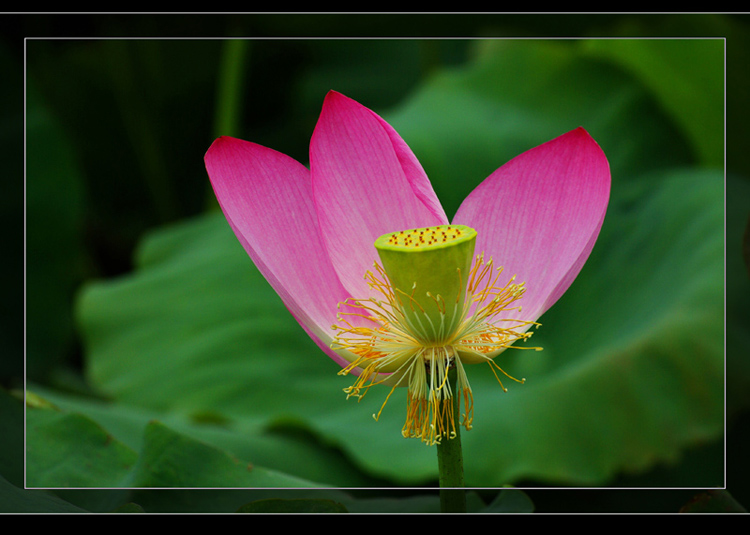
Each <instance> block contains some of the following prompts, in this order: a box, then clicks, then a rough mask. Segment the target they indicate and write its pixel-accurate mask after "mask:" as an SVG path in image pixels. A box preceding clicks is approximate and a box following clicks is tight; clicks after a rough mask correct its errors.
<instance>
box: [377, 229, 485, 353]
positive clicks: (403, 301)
mask: <svg viewBox="0 0 750 535" xmlns="http://www.w3.org/2000/svg"><path fill="white" fill-rule="evenodd" d="M476 237H477V233H476V231H475V230H474V229H473V228H470V227H466V226H463V225H441V226H436V227H427V228H417V229H411V230H404V231H400V232H394V233H389V234H385V235H384V236H381V237H380V238H378V239H377V240H376V241H375V249H376V250H377V251H378V255H379V256H380V260H381V262H382V263H383V269H384V270H385V273H386V274H387V276H388V281H389V283H390V285H391V287H392V288H393V291H394V298H395V300H396V301H397V303H398V306H399V308H400V309H401V312H402V313H403V315H404V320H405V321H406V322H408V324H409V330H410V332H411V333H412V334H413V335H414V336H415V337H416V338H417V339H418V340H419V341H420V342H421V343H422V344H423V345H437V346H442V345H444V344H445V343H446V342H447V341H448V339H449V338H450V337H451V335H452V334H453V333H454V332H455V331H456V329H457V328H458V325H459V324H460V323H461V321H462V320H463V304H464V299H465V297H466V283H467V279H466V277H467V274H468V273H469V271H470V269H471V263H472V257H473V256H474V245H475V243H476Z"/></svg>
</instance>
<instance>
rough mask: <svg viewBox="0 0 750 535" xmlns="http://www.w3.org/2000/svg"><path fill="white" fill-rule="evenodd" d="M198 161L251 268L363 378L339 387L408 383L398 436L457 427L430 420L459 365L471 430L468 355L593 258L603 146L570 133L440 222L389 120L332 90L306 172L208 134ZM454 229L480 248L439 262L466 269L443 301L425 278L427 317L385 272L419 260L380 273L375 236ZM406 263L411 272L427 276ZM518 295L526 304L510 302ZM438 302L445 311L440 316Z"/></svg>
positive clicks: (536, 309) (541, 305)
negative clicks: (455, 260) (465, 259)
mask: <svg viewBox="0 0 750 535" xmlns="http://www.w3.org/2000/svg"><path fill="white" fill-rule="evenodd" d="M205 162H206V168H207V170H208V174H209V176H210V179H211V183H212V185H213V188H214V191H215V193H216V197H217V198H218V200H219V204H220V205H221V208H222V210H223V212H224V215H225V216H226V218H227V221H228V222H229V224H230V226H231V227H232V229H233V230H234V232H235V234H236V235H237V238H238V239H239V241H240V242H241V243H242V245H243V247H244V248H245V250H246V251H247V253H248V254H249V255H250V257H251V258H252V260H253V261H254V262H255V264H256V266H257V267H258V269H259V270H260V271H261V272H262V273H263V275H264V276H265V277H266V279H267V280H268V281H269V283H270V284H271V285H272V286H273V288H274V289H275V290H276V291H277V292H278V294H279V296H280V297H281V299H282V300H283V302H284V303H285V305H286V306H287V308H288V309H289V310H290V312H291V313H292V314H293V316H294V317H295V318H296V319H297V321H298V322H299V323H300V325H301V326H302V327H303V328H304V329H305V331H306V332H307V333H308V334H309V335H310V337H311V338H312V339H313V340H314V341H315V342H316V343H317V344H318V346H319V347H320V348H321V349H322V350H323V351H324V352H325V353H326V354H328V355H329V356H330V357H331V358H332V359H333V360H334V361H335V362H337V363H338V364H339V366H341V368H342V370H341V372H340V373H344V374H345V373H350V372H351V373H354V374H355V375H357V376H358V379H357V380H356V382H355V384H354V385H353V386H352V387H350V388H348V389H346V391H347V392H348V394H349V395H353V396H362V395H364V393H365V392H366V391H367V389H368V388H369V387H370V386H371V385H373V384H378V383H386V384H388V385H390V386H391V387H392V388H395V386H408V407H407V422H406V425H405V426H404V430H403V433H404V435H405V436H416V437H420V438H422V439H423V440H424V441H426V442H428V443H435V442H437V441H439V440H440V437H441V436H443V435H450V434H451V433H452V431H451V430H450V429H446V428H442V427H440V425H439V422H440V421H442V418H440V417H439V416H440V415H441V414H445V412H446V411H448V412H450V411H451V410H452V403H451V398H452V396H453V395H454V393H453V392H451V391H450V388H449V386H448V383H447V382H446V381H445V377H446V374H447V370H448V369H449V368H450V367H451V366H454V367H455V368H456V369H457V374H458V390H459V392H460V394H459V393H455V395H461V394H462V395H463V398H464V403H465V410H466V415H465V416H464V420H463V422H462V423H463V424H464V425H465V426H466V427H467V429H468V428H470V425H471V415H472V410H473V398H472V396H471V389H470V387H469V385H468V380H467V379H466V374H465V371H464V368H463V365H464V364H470V363H476V362H488V363H490V365H493V364H494V361H493V359H494V358H495V357H496V356H497V355H498V354H500V353H501V352H502V351H504V350H505V349H506V348H507V347H509V346H511V344H513V342H515V341H517V340H525V339H526V338H528V337H529V336H530V334H531V333H530V332H528V329H529V327H530V326H532V325H534V324H535V322H536V321H537V319H538V318H539V317H540V316H541V315H542V314H543V313H544V312H545V311H546V310H548V309H549V308H550V307H551V306H552V305H553V304H554V303H555V302H556V301H557V300H558V299H559V298H560V296H561V295H562V294H563V293H564V292H565V291H566V290H567V289H568V287H569V286H570V285H571V283H572V282H573V280H574V279H575V277H576V276H577V275H578V273H579V271H580V270H581V268H582V266H583V264H584V262H585V261H586V259H587V258H588V256H589V253H590V252H591V250H592V248H593V246H594V242H595V241H596V238H597V237H598V235H599V230H600V228H601V225H602V222H603V220H604V215H605V212H606V208H607V204H608V201H609V189H610V173H609V165H608V163H607V159H606V157H605V155H604V153H603V152H602V150H601V149H600V148H599V146H598V145H597V144H596V142H595V141H594V140H593V139H592V138H591V137H590V136H589V135H588V133H587V132H586V131H585V130H584V129H583V128H577V129H575V130H573V131H571V132H568V133H567V134H564V135H562V136H560V137H558V138H556V139H553V140H552V141H549V142H547V143H544V144H543V145H540V146H538V147H536V148H533V149H531V150H529V151H527V152H525V153H523V154H521V155H520V156H518V157H516V158H514V159H513V160H511V161H510V162H508V163H507V164H505V165H504V166H502V167H500V168H499V169H498V170H496V171H495V172H494V173H492V174H491V175H490V176H489V177H488V178H487V179H486V180H484V182H482V183H481V184H480V185H479V186H478V187H477V188H476V189H475V190H474V191H473V192H472V193H471V194H470V195H469V196H468V197H467V198H466V199H465V200H464V201H463V203H462V204H461V206H460V208H459V209H458V211H457V213H456V215H455V217H454V218H453V221H452V222H450V223H449V221H448V217H447V216H446V214H445V212H444V211H443V208H442V207H441V204H440V201H439V200H438V199H437V196H436V195H435V193H434V191H433V189H432V186H431V185H430V181H429V179H428V178H427V175H426V174H425V172H424V170H423V169H422V167H421V166H420V164H419V162H418V161H417V159H416V157H415V156H414V155H413V154H412V152H411V151H410V149H409V147H408V146H407V145H406V143H405V142H404V141H403V140H402V139H401V138H400V137H399V135H398V134H397V133H396V131H395V130H394V129H393V128H392V127H391V126H390V125H389V124H388V123H386V122H385V121H384V120H383V119H382V118H380V117H379V116H378V115H376V114H375V113H374V112H372V111H371V110H369V109H367V108H365V107H363V106H362V105H360V104H358V103H357V102H355V101H353V100H351V99H349V98H347V97H345V96H343V95H341V94H339V93H336V92H333V91H332V92H330V93H328V95H327V96H326V99H325V102H324V104H323V109H322V112H321V115H320V118H319V120H318V123H317V126H316V127H315V131H314V133H313V136H312V140H311V143H310V170H308V169H307V168H306V167H304V166H303V165H302V164H300V163H298V162H296V161H295V160H293V159H291V158H289V157H288V156H285V155H283V154H281V153H278V152H276V151H274V150H272V149H269V148H266V147H262V146H260V145H256V144H253V143H249V142H246V141H241V140H238V139H234V138H230V137H221V138H219V139H217V140H216V141H215V142H214V143H213V144H212V146H211V147H210V149H209V150H208V152H207V154H206V156H205ZM465 178H466V177H456V179H457V180H463V179H465ZM449 224H450V225H452V226H455V225H465V226H466V227H469V232H472V229H474V230H475V231H476V233H475V234H472V235H471V245H472V246H473V247H470V248H469V249H467V250H468V251H469V252H468V253H467V254H468V255H470V256H471V255H473V254H474V249H476V251H478V252H479V254H478V255H477V256H476V261H475V262H473V267H472V268H470V269H466V266H465V265H464V266H463V267H456V266H454V265H453V264H450V265H448V264H446V263H445V262H443V261H440V262H438V263H437V264H435V265H437V266H442V265H446V266H448V267H447V269H446V270H444V271H445V273H447V275H446V274H443V275H440V277H442V279H441V280H443V281H448V280H450V281H454V282H455V280H460V282H461V284H463V288H465V290H458V293H457V294H456V295H455V299H454V298H453V297H451V299H450V300H446V299H445V298H444V295H446V293H445V292H446V291H445V290H443V289H440V291H441V292H443V297H441V296H440V295H438V292H437V291H436V290H434V289H433V290H432V293H429V291H430V288H428V293H427V294H426V295H427V296H428V297H429V298H431V299H432V300H433V301H434V303H435V304H436V306H437V308H435V313H434V314H433V315H432V316H431V318H432V319H430V318H428V317H426V315H427V313H426V312H425V309H426V307H428V306H430V305H429V304H425V303H424V302H421V304H420V302H417V298H418V297H419V296H424V294H423V293H422V292H419V291H416V290H415V289H414V288H419V289H420V290H423V287H419V284H420V282H419V281H418V280H414V281H413V282H414V287H413V288H412V289H411V290H410V289H409V288H402V287H399V288H395V286H394V285H393V284H392V279H394V275H396V278H398V277H397V275H398V274H394V273H393V270H394V269H396V270H397V271H398V270H399V269H401V268H399V266H401V267H402V268H403V269H404V270H406V271H409V270H410V269H411V267H412V266H413V265H414V266H416V265H417V264H416V263H411V262H410V261H409V260H408V259H411V258H416V257H413V256H412V257H404V258H407V260H405V261H403V262H402V263H401V264H399V263H398V262H396V264H395V265H396V268H393V267H391V272H389V270H388V267H387V266H386V269H383V268H381V267H380V265H379V264H377V261H378V258H379V252H381V253H382V251H381V248H379V249H377V250H376V248H375V246H374V243H375V241H376V239H378V238H379V237H381V236H383V235H385V234H389V233H392V234H393V235H394V236H395V235H396V234H395V233H397V232H400V231H404V230H409V229H418V230H419V229H422V230H424V229H427V230H428V232H429V233H430V234H431V235H433V236H435V235H436V233H437V232H442V229H444V228H446V227H444V226H446V225H449ZM435 227H440V228H439V229H435ZM430 229H432V230H430ZM415 236H416V234H415ZM394 239H395V238H394ZM404 243H412V242H405V241H404V242H402V244H404ZM485 259H487V260H485ZM493 260H494V261H497V262H498V263H500V264H502V266H503V272H504V273H508V274H511V275H513V277H510V278H509V282H508V283H507V284H501V283H499V282H498V281H499V280H500V279H499V278H500V273H501V272H500V270H496V269H495V268H494V267H493V266H492V262H493ZM373 265H375V266H376V267H375V268H374V269H373ZM414 269H415V270H416V274H415V275H414V276H413V277H412V274H411V273H409V274H407V275H406V276H407V280H409V281H411V280H412V279H411V278H408V277H412V278H413V279H419V278H420V277H421V276H425V277H427V276H428V275H431V274H432V271H433V268H430V269H429V270H428V271H429V272H430V273H427V272H426V271H425V270H424V268H416V267H415V268H414ZM420 269H422V271H421V272H420V271H419V270H420ZM434 269H437V268H434ZM456 273H458V277H456ZM515 280H520V281H524V282H523V283H520V284H518V283H516V282H515ZM440 284H442V283H440ZM445 284H448V283H447V282H446V283H445ZM402 286H403V285H402ZM394 288H395V289H394ZM463 291H465V295H463V294H461V292H463ZM459 294H461V295H459ZM434 296H437V298H435V297H434ZM521 298H522V301H523V307H521V306H518V304H517V301H518V300H519V299H521ZM428 301H429V299H428ZM448 309H451V310H454V315H453V316H452V317H454V319H455V321H453V320H450V321H448V320H446V317H447V314H449V313H450V312H448ZM410 314H417V316H410ZM420 314H424V315H423V316H420ZM420 317H422V318H423V319H422V320H420V319H419V318H420ZM435 322H438V323H441V325H442V326H441V327H440V328H437V327H435V328H434V329H433V330H430V331H429V333H427V334H425V332H426V331H420V330H419V328H418V327H416V324H417V323H419V324H422V323H424V324H425V325H426V324H427V323H429V324H430V325H433V327H434V324H435ZM498 369H499V368H498ZM501 371H502V370H501ZM503 373H504V372H503ZM436 425H437V427H436Z"/></svg>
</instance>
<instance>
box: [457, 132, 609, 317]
mask: <svg viewBox="0 0 750 535" xmlns="http://www.w3.org/2000/svg"><path fill="white" fill-rule="evenodd" d="M609 189H610V172H609V164H608V162H607V159H606V157H605V155H604V153H603V152H602V150H601V148H599V145H597V144H596V142H595V141H594V140H593V139H592V138H591V137H590V136H589V134H588V132H586V131H585V130H584V129H583V128H577V129H576V130H573V131H571V132H568V133H567V134H564V135H562V136H560V137H558V138H556V139H553V140H552V141H549V142H547V143H544V144H543V145H540V146H538V147H536V148H534V149H531V150H529V151H527V152H525V153H523V154H521V155H520V156H517V157H516V158H514V159H513V160H511V161H510V162H508V163H507V164H505V165H504V166H502V167H501V168H500V169H498V170H497V171H495V172H494V173H493V174H492V175H490V176H489V177H488V178H487V179H486V180H485V181H484V182H482V183H481V184H480V185H479V186H478V187H477V188H476V189H475V190H474V191H473V192H472V193H471V194H470V195H469V196H468V197H467V198H466V199H465V200H464V202H463V204H462V205H461V207H460V208H459V209H458V211H457V213H456V217H455V218H454V222H455V223H459V224H464V225H469V226H472V227H474V228H475V229H476V230H477V233H478V237H477V248H476V250H477V252H481V251H484V252H485V257H487V256H492V258H493V261H494V263H495V265H496V266H503V267H504V271H503V273H504V275H507V276H508V277H510V276H512V275H514V274H515V275H517V278H516V281H515V282H517V283H518V282H523V281H525V282H526V293H525V295H524V297H523V298H522V299H521V301H520V304H521V305H522V307H523V311H522V312H521V313H520V314H509V315H508V317H514V318H518V319H525V320H536V319H538V318H539V316H541V315H542V314H543V313H544V312H545V311H546V310H548V309H549V308H550V307H551V306H552V305H553V304H554V303H555V302H556V301H557V300H558V298H559V297H560V296H561V295H562V294H563V293H565V291H566V290H567V289H568V287H569V286H570V285H571V283H572V282H573V280H574V279H575V277H576V276H577V275H578V273H579V271H580V270H581V268H582V267H583V264H584V262H585V261H586V259H587V258H588V256H589V253H590V252H591V249H592V248H593V246H594V242H595V241H596V238H597V236H598V235H599V230H600V229H601V225H602V222H603V220H604V214H605V212H606V210H607V204H608V202H609Z"/></svg>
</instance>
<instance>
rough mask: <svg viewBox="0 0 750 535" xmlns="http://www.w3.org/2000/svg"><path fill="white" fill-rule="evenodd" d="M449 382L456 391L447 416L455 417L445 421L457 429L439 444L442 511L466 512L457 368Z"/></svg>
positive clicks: (450, 374) (450, 372)
mask: <svg viewBox="0 0 750 535" xmlns="http://www.w3.org/2000/svg"><path fill="white" fill-rule="evenodd" d="M448 383H449V384H450V387H451V389H452V390H453V392H454V393H455V394H454V395H453V411H452V413H450V414H447V415H446V417H450V418H453V421H452V422H445V425H446V426H451V427H452V428H453V429H455V430H456V431H455V435H453V436H452V437H446V438H445V439H444V440H441V441H440V442H439V443H438V444H437V445H436V448H437V457H438V474H439V476H438V477H439V483H440V511H441V512H443V513H465V512H466V491H465V490H464V489H463V487H464V459H463V450H462V447H461V426H460V425H459V420H460V396H459V395H458V394H459V393H458V392H456V390H455V388H456V370H455V369H452V370H450V371H449V372H448Z"/></svg>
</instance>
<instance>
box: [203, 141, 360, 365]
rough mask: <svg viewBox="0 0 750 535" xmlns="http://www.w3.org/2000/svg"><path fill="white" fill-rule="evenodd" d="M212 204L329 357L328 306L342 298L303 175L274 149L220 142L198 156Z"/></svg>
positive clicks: (331, 311) (332, 313)
mask: <svg viewBox="0 0 750 535" xmlns="http://www.w3.org/2000/svg"><path fill="white" fill-rule="evenodd" d="M205 163H206V169H207V171H208V175H209V177H210V179H211V184H212V186H213V188H214V192H215V193H216V198H217V199H218V201H219V204H220V205H221V209H222V210H223V212H224V215H225V217H226V218H227V221H228V222H229V224H230V226H231V227H232V229H233V230H234V233H235V234H236V235H237V238H238V239H239V241H240V243H242V246H243V247H244V248H245V250H246V251H247V253H248V254H249V255H250V258H252V260H253V262H255V265H256V266H257V267H258V269H259V270H260V271H261V273H262V274H263V276H265V278H266V280H268V282H269V283H270V284H271V286H272V287H273V288H274V290H276V292H277V293H278V294H279V296H280V297H281V299H282V300H283V302H284V304H285V305H286V306H287V308H288V309H289V311H290V312H291V313H292V315H293V316H294V317H295V318H296V319H297V321H298V322H299V323H300V324H301V325H302V327H303V328H304V329H305V330H306V331H307V333H308V334H309V335H310V336H311V338H313V340H315V342H316V343H317V344H318V345H319V346H320V347H321V349H323V350H324V351H325V352H326V353H327V354H328V355H329V356H331V357H332V358H333V359H334V360H336V361H337V362H339V363H340V364H342V365H343V364H344V362H345V361H344V360H343V359H342V358H341V357H340V356H339V355H337V354H336V353H334V352H333V351H332V350H331V349H330V347H329V344H330V342H331V339H332V330H331V325H332V324H333V323H335V322H336V306H337V304H338V303H339V302H342V301H344V300H345V299H346V298H347V297H349V295H348V293H347V292H346V290H345V289H344V288H343V286H342V285H341V283H340V282H339V280H338V277H337V276H336V272H335V271H334V269H333V266H332V265H331V261H330V259H329V258H328V255H327V253H326V249H325V247H324V245H323V243H322V241H321V235H320V230H319V227H318V220H317V216H316V214H315V210H314V204H313V200H312V187H311V182H310V173H309V171H308V170H307V168H305V167H304V166H303V165H302V164H300V163H298V162H297V161H295V160H293V159H292V158H290V157H288V156H286V155H284V154H281V153H279V152H276V151H274V150H271V149H268V148H266V147H262V146H260V145H256V144H254V143H250V142H247V141H242V140H239V139H234V138H231V137H220V138H219V139H217V140H216V141H214V143H213V144H212V145H211V147H210V148H209V149H208V152H207V153H206V156H205Z"/></svg>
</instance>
